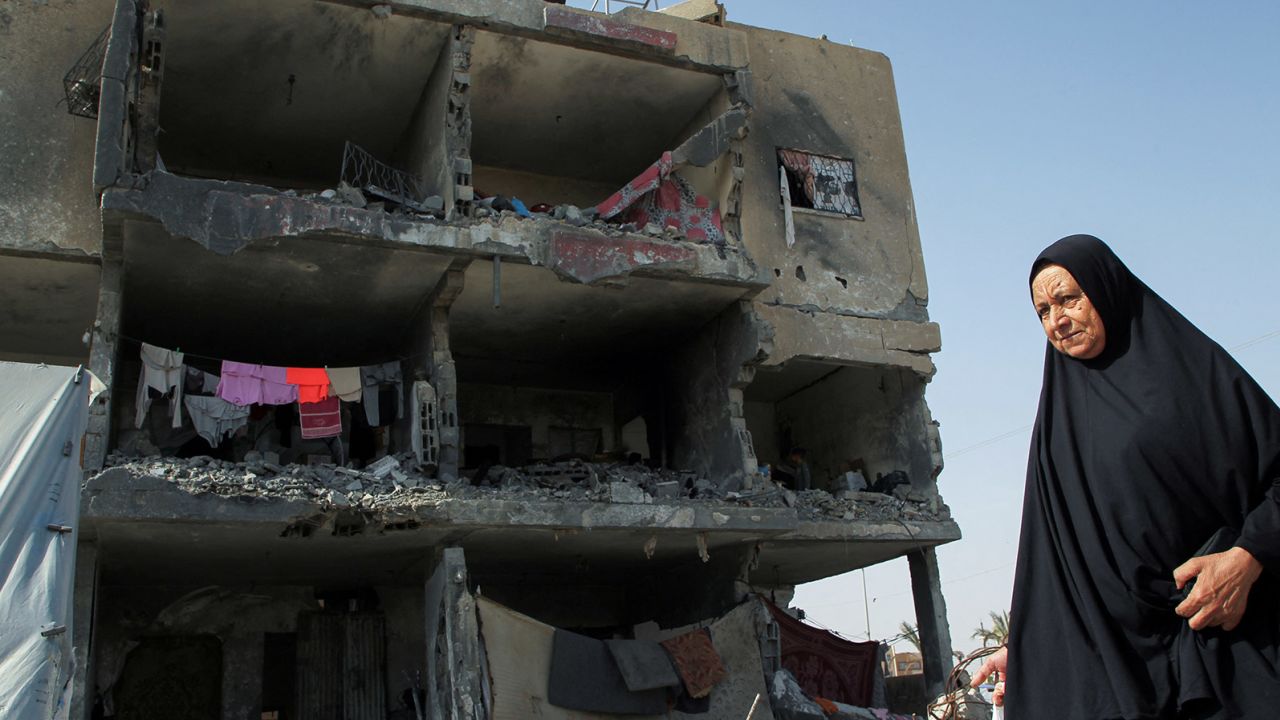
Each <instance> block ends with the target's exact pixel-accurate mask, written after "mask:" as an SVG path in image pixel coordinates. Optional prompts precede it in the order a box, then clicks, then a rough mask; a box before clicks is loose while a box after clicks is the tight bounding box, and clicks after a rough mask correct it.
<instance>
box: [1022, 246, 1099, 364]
mask: <svg viewBox="0 0 1280 720" xmlns="http://www.w3.org/2000/svg"><path fill="white" fill-rule="evenodd" d="M1031 302H1032V304H1034V305H1035V308H1036V314H1037V315H1039V316H1040V323H1041V324H1042V325H1044V334H1045V335H1047V336H1048V337H1049V344H1050V345H1053V347H1054V348H1055V349H1057V351H1058V352H1060V353H1062V354H1063V355H1069V356H1071V357H1073V358H1075V359H1077V360H1090V359H1092V358H1096V357H1098V355H1101V354H1102V350H1103V348H1105V347H1106V345H1107V329H1106V328H1105V327H1103V325H1102V316H1101V315H1099V314H1098V311H1097V310H1096V309H1094V307H1093V303H1091V302H1089V297H1088V296H1087V295H1085V294H1084V290H1081V289H1080V284H1079V283H1077V282H1076V279H1075V278H1074V277H1071V273H1069V272H1067V269H1066V268H1064V267H1062V266H1061V265H1046V266H1045V267H1044V269H1042V270H1041V271H1040V272H1038V273H1036V276H1035V278H1034V279H1032V280H1031Z"/></svg>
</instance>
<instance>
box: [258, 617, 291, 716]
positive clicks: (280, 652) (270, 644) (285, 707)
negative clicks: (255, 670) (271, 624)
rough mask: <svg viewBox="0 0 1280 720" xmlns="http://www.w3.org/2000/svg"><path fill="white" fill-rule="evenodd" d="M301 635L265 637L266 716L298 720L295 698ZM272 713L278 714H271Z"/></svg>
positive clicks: (266, 634) (278, 634) (263, 671)
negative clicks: (299, 636)
mask: <svg viewBox="0 0 1280 720" xmlns="http://www.w3.org/2000/svg"><path fill="white" fill-rule="evenodd" d="M297 665H298V635H297V633H265V634H264V635H263V636H262V716H263V717H264V718H265V717H272V718H274V720H297V718H298V713H297V707H296V705H295V703H294V695H295V693H296V691H297V690H296V687H297V672H296V671H297ZM269 713H274V714H270V715H269Z"/></svg>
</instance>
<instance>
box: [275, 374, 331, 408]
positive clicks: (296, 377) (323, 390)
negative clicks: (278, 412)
mask: <svg viewBox="0 0 1280 720" xmlns="http://www.w3.org/2000/svg"><path fill="white" fill-rule="evenodd" d="M285 380H286V381H287V382H288V383H289V384H290V385H297V386H298V402H300V403H318V402H320V401H321V400H324V399H325V398H327V397H329V373H328V372H327V371H326V370H325V369H324V368H299V367H291V368H286V369H285Z"/></svg>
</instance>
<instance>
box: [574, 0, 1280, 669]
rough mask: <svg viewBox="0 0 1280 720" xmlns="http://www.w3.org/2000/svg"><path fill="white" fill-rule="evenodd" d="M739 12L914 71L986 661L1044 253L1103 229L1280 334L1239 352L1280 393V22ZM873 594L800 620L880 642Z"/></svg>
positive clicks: (887, 581)
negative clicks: (1031, 273) (1030, 285)
mask: <svg viewBox="0 0 1280 720" xmlns="http://www.w3.org/2000/svg"><path fill="white" fill-rule="evenodd" d="M723 2H725V5H726V7H727V9H728V15H729V19H730V21H732V22H741V23H744V24H749V25H758V26H762V27H770V28H775V29H779V30H785V31H788V32H793V33H797V34H800V35H808V36H811V37H817V36H820V35H824V34H825V35H827V37H828V38H829V39H830V40H831V41H832V42H841V43H848V42H852V44H854V45H857V46H859V47H864V48H870V49H874V50H879V51H881V52H884V53H885V54H887V55H888V56H889V58H890V59H891V60H892V62H893V67H894V75H895V79H896V82H897V89H898V100H899V105H900V109H901V113H902V122H903V128H904V133H905V135H906V144H907V159H908V162H909V164H910V167H911V181H912V186H913V189H914V194H915V202H916V208H917V211H918V215H919V222H920V233H921V236H922V238H923V243H924V253H925V264H926V267H927V270H928V274H929V284H930V286H931V288H930V289H931V292H930V298H929V312H930V315H931V316H932V318H933V319H934V320H935V321H937V322H938V323H940V324H941V326H942V337H943V350H942V352H941V353H939V354H938V355H936V356H935V360H936V362H937V364H938V375H937V377H936V378H935V379H934V381H933V383H932V384H931V385H930V387H929V390H928V401H929V405H930V407H931V408H932V410H933V414H934V417H935V418H936V419H937V420H939V421H940V422H941V423H942V439H943V445H944V448H945V456H946V461H947V467H946V470H945V471H944V472H943V474H942V476H941V478H940V479H939V487H940V489H941V491H942V493H943V496H944V498H945V499H946V501H947V503H948V504H949V505H950V506H951V509H952V512H953V513H954V515H955V516H956V518H957V519H958V521H959V523H960V525H961V528H962V530H963V531H964V534H965V538H964V540H962V541H960V542H958V543H953V544H951V545H948V546H945V547H943V548H941V549H940V550H939V555H940V558H941V563H942V578H943V582H944V591H945V593H946V596H947V605H948V610H949V615H950V620H951V632H952V640H953V644H954V645H955V647H956V648H957V649H968V648H970V647H973V646H976V644H977V643H976V641H973V640H971V639H970V634H971V632H972V631H973V630H974V629H975V628H976V627H977V625H978V622H979V621H980V620H983V619H985V616H986V613H987V611H989V610H1003V609H1006V608H1007V607H1008V604H1009V595H1010V592H1011V588H1012V580H1013V563H1014V559H1015V556H1016V550H1017V537H1018V522H1019V515H1020V512H1021V506H1022V485H1023V481H1024V477H1025V466H1026V452H1027V444H1028V441H1029V438H1030V431H1029V430H1026V429H1024V430H1019V428H1025V427H1027V426H1029V425H1030V423H1031V421H1032V420H1033V418H1034V415H1035V409H1036V399H1037V394H1038V392H1039V387H1040V370H1041V365H1042V362H1043V357H1044V345H1045V341H1044V336H1043V335H1042V334H1040V329H1039V325H1038V323H1037V322H1036V318H1035V316H1034V314H1033V313H1032V311H1031V307H1030V302H1029V300H1028V295H1027V289H1026V277H1027V271H1028V268H1029V265H1030V262H1031V261H1032V260H1033V259H1034V257H1035V256H1036V254H1037V253H1038V252H1039V251H1040V249H1041V248H1043V247H1044V246H1045V245H1048V244H1049V243H1050V242H1052V241H1053V240H1056V239H1057V238H1059V237H1061V236H1063V235H1068V234H1071V233H1077V232H1087V233H1092V234H1094V235H1097V236H1099V237H1101V238H1102V239H1104V240H1106V241H1108V242H1109V243H1110V244H1111V245H1112V247H1113V248H1114V249H1115V250H1116V252H1117V253H1118V254H1119V255H1120V257H1121V258H1122V259H1124V260H1125V261H1126V263H1128V265H1129V266H1130V267H1131V268H1132V269H1133V270H1134V272H1135V273H1137V274H1138V276H1139V277H1141V278H1142V279H1143V280H1145V281H1146V282H1147V284H1148V285H1150V286H1152V288H1154V289H1155V290H1156V292H1158V293H1160V294H1161V295H1163V296H1164V298H1165V299H1166V300H1168V301H1169V302H1170V303H1172V304H1173V305H1174V307H1176V308H1178V309H1179V310H1181V311H1182V313H1183V314H1184V315H1186V316H1187V317H1188V318H1190V319H1191V320H1192V322H1194V323H1196V324H1197V325H1198V326H1199V327H1200V328H1201V329H1203V330H1204V331H1205V332H1207V333H1208V334H1209V335H1210V336H1211V337H1213V338H1214V339H1216V340H1218V342H1220V343H1221V344H1222V345H1224V346H1225V347H1228V348H1235V347H1237V346H1240V345H1241V344H1244V343H1247V342H1249V341H1253V340H1255V339H1258V338H1262V337H1265V336H1268V335H1270V334H1272V333H1275V335H1272V336H1271V337H1269V338H1268V339H1265V340H1261V341H1259V342H1256V343H1255V344H1253V345H1251V346H1249V347H1245V348H1241V349H1239V350H1236V351H1235V355H1236V358H1237V359H1238V360H1239V361H1240V362H1241V364H1243V365H1244V366H1245V368H1246V369H1248V370H1249V371H1250V372H1251V373H1252V374H1253V376H1254V377H1255V378H1256V379H1257V380H1258V381H1259V382H1260V383H1261V384H1262V386H1263V387H1265V388H1266V389H1267V390H1268V392H1270V393H1271V395H1272V397H1280V312H1277V310H1278V308H1280V300H1278V294H1280V243H1278V242H1277V241H1278V240H1280V237H1278V235H1280V233H1278V232H1277V230H1276V228H1277V227H1280V222H1278V221H1277V220H1276V219H1275V218H1273V217H1272V213H1273V212H1275V209H1276V208H1277V207H1280V202H1277V199H1276V198H1275V197H1274V196H1275V195H1276V194H1277V192H1280V139H1278V138H1280V43H1277V42H1276V40H1275V38H1276V37H1277V35H1278V34H1280V3H1273V2H1262V1H1247V2H1246V1H1233V2H1225V3H1204V2H1186V1H1183V0H1121V1H1112V0H1092V1H1091V2H1084V1H1079V2H1070V3H1068V2H1027V1H1026V0H1006V1H1003V2H955V1H953V0H933V1H928V2H926V1H924V0H881V1H880V2H864V1H862V0H838V1H837V0H828V1H825V2H819V1H817V0H787V1H786V2H778V1H777V0H723ZM571 4H574V5H578V6H588V7H589V6H590V2H589V1H585V0H584V1H583V2H571ZM661 4H662V5H663V6H665V5H668V4H671V3H669V2H662V3H661ZM602 5H603V3H602ZM838 81H839V80H838V78H833V82H838ZM1268 208H1271V209H1270V210H1268ZM1013 431H1017V432H1013ZM1000 436H1007V437H1004V439H1002V440H998V441H995V442H991V443H989V444H982V443H985V442H986V441H988V440H990V439H992V438H996V437H1000ZM975 446H977V447H975ZM866 577H867V591H868V594H869V596H870V597H871V598H872V600H871V602H870V607H869V610H870V616H871V635H872V636H874V637H878V638H887V637H892V636H893V635H894V634H896V632H897V630H896V628H897V625H898V623H899V622H900V621H902V620H908V621H914V608H913V606H912V604H911V594H910V586H909V584H908V575H907V570H906V561H905V560H900V561H894V562H892V563H888V564H885V565H881V566H877V567H874V568H871V569H869V570H868V571H867V573H866ZM862 597H863V595H862V580H861V575H860V574H859V573H851V574H849V575H845V576H841V577H837V578H830V579H827V580H824V581H820V582H817V583H811V584H809V585H806V586H803V587H802V588H800V590H799V591H798V593H797V598H796V604H797V605H799V606H800V607H804V608H806V609H807V610H808V612H809V616H810V618H811V619H814V620H816V621H818V622H820V623H822V624H824V625H826V626H828V627H831V628H834V629H837V630H839V631H841V632H842V633H843V634H845V635H848V636H862V637H865V636H866V634H867V627H866V624H867V623H866V619H865V617H866V609H865V608H864V604H863V600H862Z"/></svg>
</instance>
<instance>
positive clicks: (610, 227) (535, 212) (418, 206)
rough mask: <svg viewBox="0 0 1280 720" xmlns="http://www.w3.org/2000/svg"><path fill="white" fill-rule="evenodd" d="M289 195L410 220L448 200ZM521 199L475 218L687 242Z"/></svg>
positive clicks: (438, 211)
mask: <svg viewBox="0 0 1280 720" xmlns="http://www.w3.org/2000/svg"><path fill="white" fill-rule="evenodd" d="M284 194H285V195H288V196H292V197H302V198H305V199H307V200H311V201H313V202H325V203H329V204H332V205H344V206H347V207H355V208H364V209H367V210H376V211H381V212H390V213H392V214H396V215H403V216H404V217H406V218H414V219H418V220H437V219H440V218H442V217H443V216H444V213H445V208H444V200H443V198H441V197H440V196H438V195H432V196H430V197H428V198H425V199H423V200H421V201H418V202H417V203H415V206H413V207H409V206H406V205H403V204H400V203H396V202H394V201H391V200H387V199H385V198H382V199H375V200H370V199H369V198H368V196H367V195H366V193H365V192H364V191H362V190H361V189H360V188H356V187H352V186H351V185H348V184H346V183H339V185H338V187H336V188H330V189H328V190H324V191H321V192H307V193H301V194H300V193H298V191H296V190H285V191H284ZM513 200H514V202H515V203H519V200H518V199H514V198H512V199H507V198H504V197H503V196H501V195H496V196H492V197H487V198H482V199H479V200H477V201H476V206H475V210H474V212H475V219H477V220H485V221H488V222H494V221H501V220H506V219H508V218H516V219H519V218H524V219H532V220H537V219H544V220H545V219H550V220H557V221H560V222H563V223H566V224H568V225H572V226H574V227H585V228H590V229H592V230H596V231H599V232H602V233H606V234H609V235H619V234H623V233H642V234H645V235H648V236H650V237H655V238H663V239H666V240H682V239H686V238H684V236H683V233H682V232H681V231H680V229H679V228H676V227H670V226H668V227H663V226H661V225H658V224H657V223H647V224H645V225H643V226H642V225H638V224H636V223H618V222H607V221H605V220H601V219H600V214H599V211H597V210H596V208H594V207H588V208H580V207H578V206H577V205H556V206H549V205H535V206H533V209H530V208H526V207H525V206H524V205H523V204H522V203H521V204H518V205H513Z"/></svg>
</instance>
